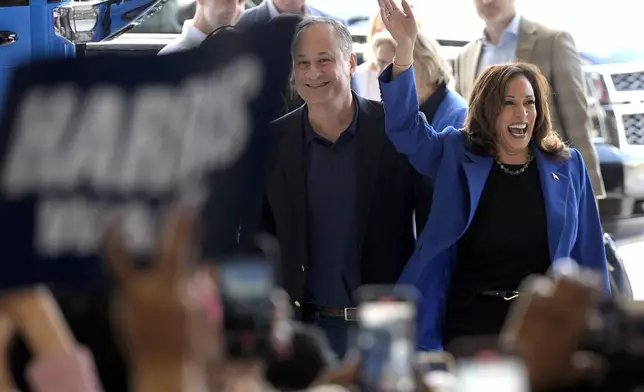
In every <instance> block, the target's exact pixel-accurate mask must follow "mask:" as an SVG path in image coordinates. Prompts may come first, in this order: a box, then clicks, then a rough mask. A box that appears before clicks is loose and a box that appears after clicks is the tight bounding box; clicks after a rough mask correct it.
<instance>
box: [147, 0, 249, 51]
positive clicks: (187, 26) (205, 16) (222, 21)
mask: <svg viewBox="0 0 644 392" xmlns="http://www.w3.org/2000/svg"><path fill="white" fill-rule="evenodd" d="M196 1H197V10H196V12H195V17H194V19H189V20H186V21H185V22H184V24H183V30H182V31H181V35H179V36H178V37H177V38H176V39H175V40H174V41H172V42H171V43H169V44H168V45H166V46H165V47H164V48H163V49H161V51H159V54H160V55H164V54H169V53H174V52H179V51H182V50H187V49H191V48H194V47H197V46H199V45H200V44H201V43H202V42H203V41H204V40H205V39H206V37H207V36H208V34H210V33H212V32H213V31H215V30H216V29H217V28H219V27H221V26H227V25H234V24H235V23H237V21H238V20H239V18H240V17H241V15H242V13H243V12H244V0H196Z"/></svg>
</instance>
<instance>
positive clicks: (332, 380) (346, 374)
mask: <svg viewBox="0 0 644 392" xmlns="http://www.w3.org/2000/svg"><path fill="white" fill-rule="evenodd" d="M359 372H360V362H348V363H346V364H344V366H343V367H342V368H341V369H339V370H336V371H333V372H329V373H326V374H324V375H323V376H321V377H320V378H319V379H318V380H317V381H316V382H315V383H314V385H313V386H314V387H315V386H324V385H338V386H342V387H345V388H351V387H352V386H353V385H355V384H356V382H357V380H358V376H359V374H360V373H359ZM423 376H424V375H421V374H416V385H417V388H416V390H417V391H418V392H431V388H430V387H429V386H427V384H425V381H424V377H423Z"/></svg>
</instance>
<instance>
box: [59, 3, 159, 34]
mask: <svg viewBox="0 0 644 392" xmlns="http://www.w3.org/2000/svg"><path fill="white" fill-rule="evenodd" d="M167 1H168V0H95V1H79V2H74V3H73V4H72V5H68V6H63V7H56V8H54V15H53V18H54V31H55V33H56V35H57V36H59V37H61V38H64V39H65V40H67V41H69V42H71V43H74V44H84V43H88V42H99V41H103V40H106V39H112V38H116V37H118V36H119V35H121V34H123V33H125V32H126V31H128V30H129V29H131V28H132V27H134V26H136V25H138V24H140V23H141V22H143V21H144V20H145V19H147V18H148V17H150V16H151V15H152V14H153V13H155V12H156V11H158V10H159V9H160V8H161V7H162V6H163V5H164V4H165V3H166V2H167Z"/></svg>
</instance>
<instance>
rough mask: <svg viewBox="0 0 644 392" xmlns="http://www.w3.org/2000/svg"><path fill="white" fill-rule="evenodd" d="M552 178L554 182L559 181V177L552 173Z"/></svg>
mask: <svg viewBox="0 0 644 392" xmlns="http://www.w3.org/2000/svg"><path fill="white" fill-rule="evenodd" d="M552 178H554V179H555V181H559V176H558V175H556V174H555V173H552Z"/></svg>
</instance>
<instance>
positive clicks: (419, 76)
mask: <svg viewBox="0 0 644 392" xmlns="http://www.w3.org/2000/svg"><path fill="white" fill-rule="evenodd" d="M412 9H413V8H412ZM380 34H382V36H380V37H382V38H376V39H378V40H380V41H382V45H385V46H389V47H391V48H392V51H395V48H396V40H395V39H394V38H393V37H392V36H391V34H389V33H388V32H385V33H380ZM438 48H439V45H438V42H436V41H435V40H434V39H433V38H431V37H430V36H429V35H428V34H427V33H425V32H424V31H422V29H421V30H419V32H418V36H417V37H416V43H415V45H414V54H413V58H414V78H415V82H416V90H417V92H418V102H419V104H420V106H419V109H420V111H421V112H422V113H423V114H424V115H425V120H426V121H427V122H428V123H429V125H431V126H432V127H433V128H434V129H445V128H447V127H449V126H452V127H454V128H456V129H461V128H463V125H464V123H465V117H466V115H467V102H466V101H465V100H464V99H463V97H461V96H460V95H458V94H457V93H456V92H454V91H453V90H452V89H450V88H449V87H447V86H448V85H449V84H450V82H451V81H452V72H451V69H450V67H449V65H448V64H447V62H446V61H445V59H443V58H442V57H441V55H440V54H439V52H438ZM393 55H394V53H392V54H391V59H390V60H389V62H388V63H386V64H384V62H383V64H382V70H384V68H386V67H387V66H388V65H389V64H390V63H391V62H392V61H393ZM382 70H379V71H378V74H380V73H382ZM377 88H378V97H380V86H378V87H377ZM378 100H380V98H378ZM426 180H427V181H426V182H427V189H426V190H425V192H427V200H430V201H431V199H432V193H433V185H432V181H430V180H429V179H426ZM430 206H431V203H427V204H426V205H425V206H422V207H421V208H420V209H419V210H418V211H417V215H418V216H425V217H426V216H428V215H429V211H430Z"/></svg>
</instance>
